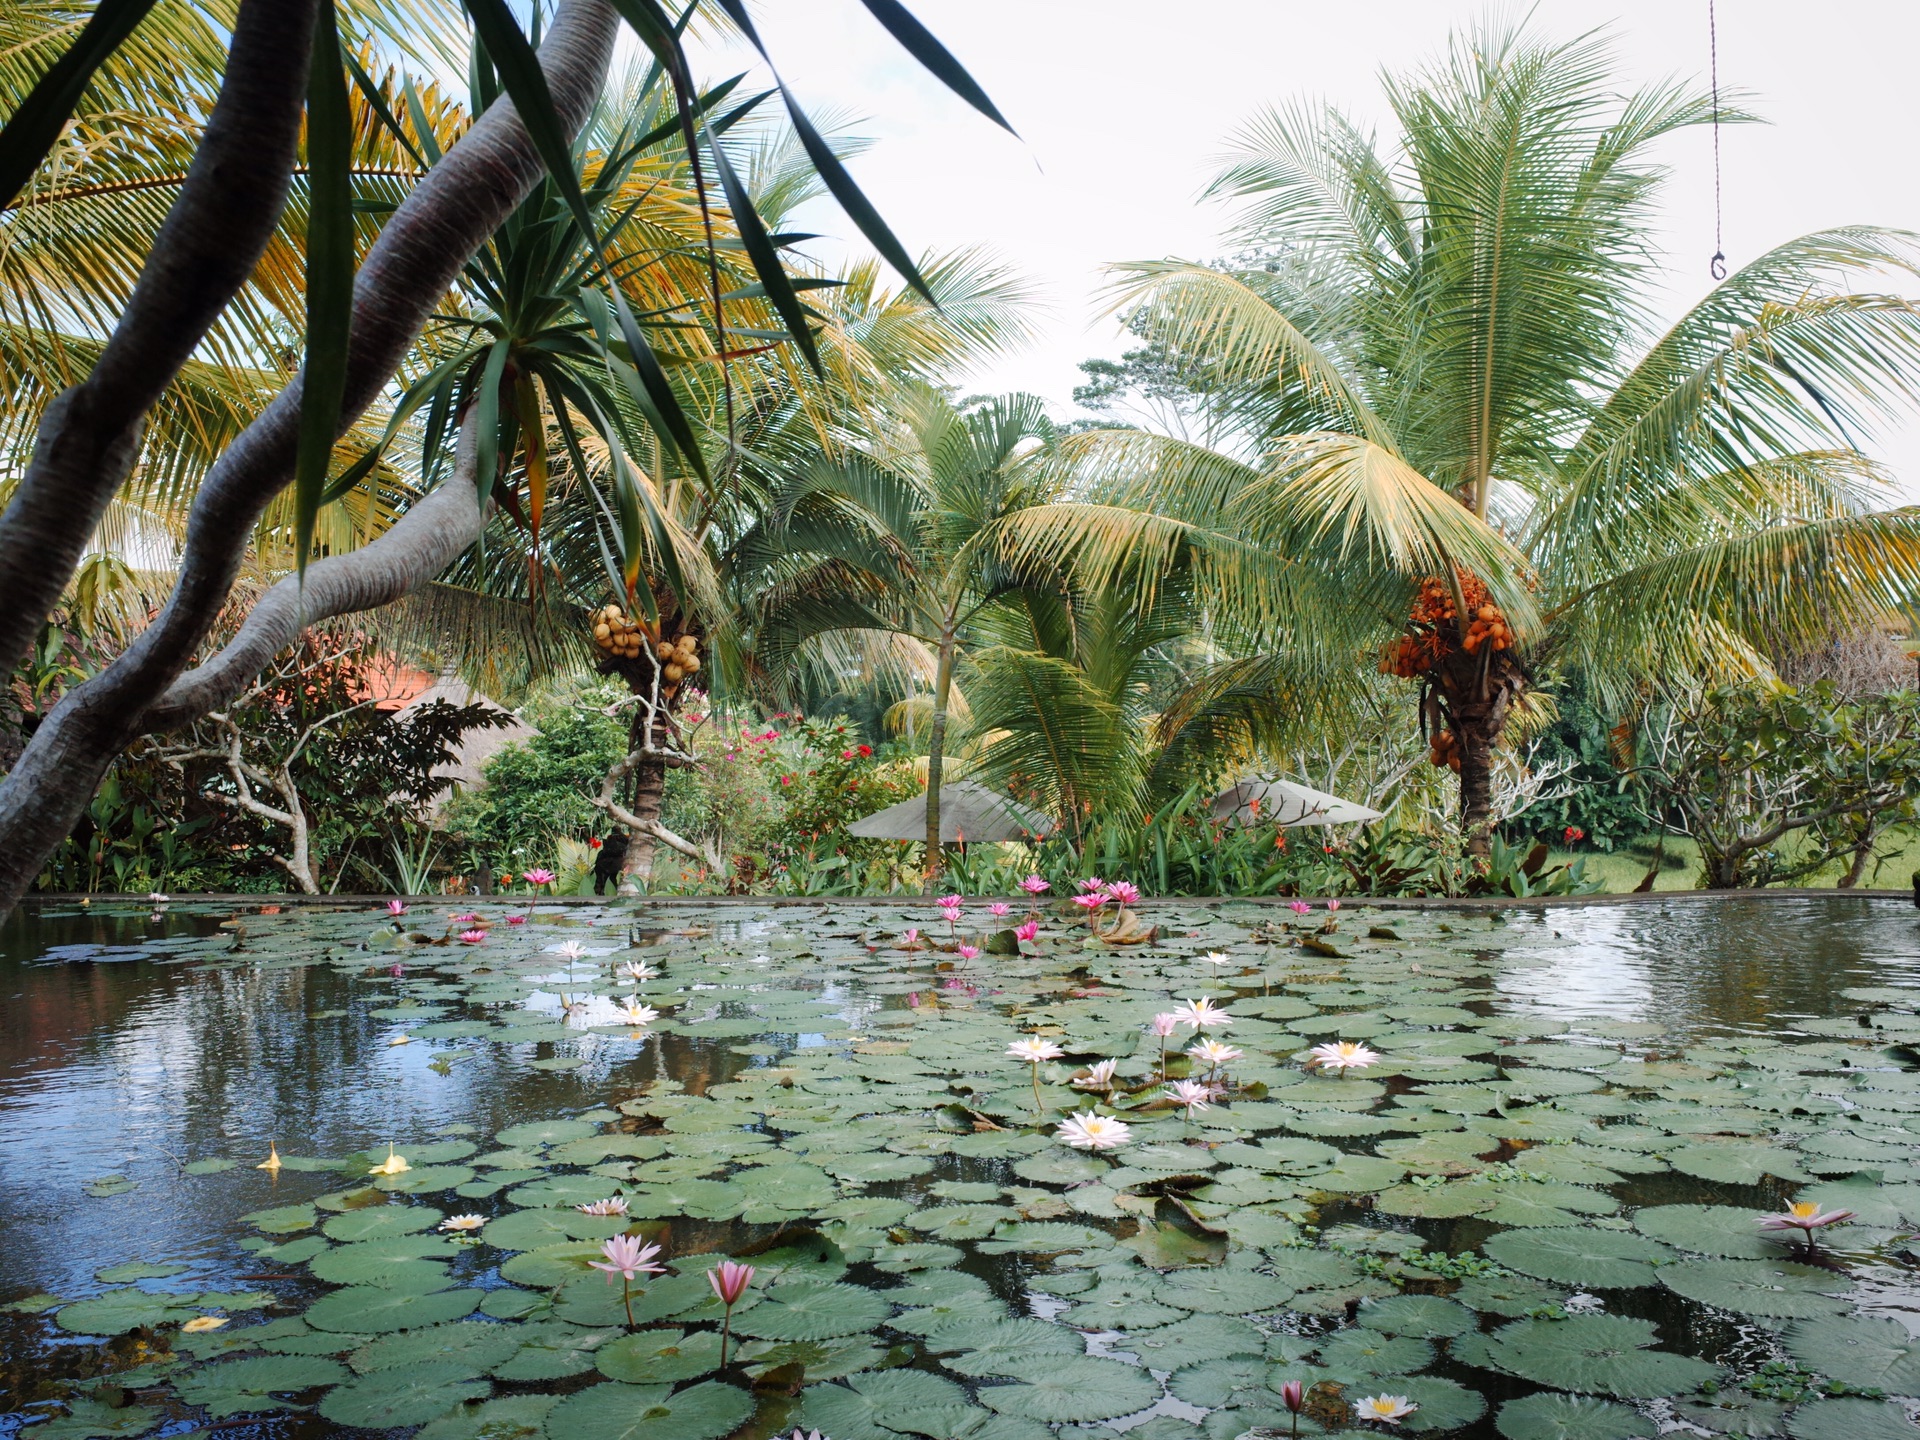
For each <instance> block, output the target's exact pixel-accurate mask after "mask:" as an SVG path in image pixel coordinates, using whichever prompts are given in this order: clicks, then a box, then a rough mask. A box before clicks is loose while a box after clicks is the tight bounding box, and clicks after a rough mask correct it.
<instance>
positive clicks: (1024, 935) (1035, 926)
mask: <svg viewBox="0 0 1920 1440" xmlns="http://www.w3.org/2000/svg"><path fill="white" fill-rule="evenodd" d="M1013 938H1014V939H1016V940H1026V941H1034V940H1037V939H1039V938H1040V922H1039V921H1038V920H1029V921H1027V922H1026V924H1024V925H1016V926H1014V927H1013Z"/></svg>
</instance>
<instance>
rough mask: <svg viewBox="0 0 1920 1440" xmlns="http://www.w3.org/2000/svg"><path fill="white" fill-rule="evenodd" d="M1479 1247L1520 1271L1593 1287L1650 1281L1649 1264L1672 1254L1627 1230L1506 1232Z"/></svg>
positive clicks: (1631, 1284)
mask: <svg viewBox="0 0 1920 1440" xmlns="http://www.w3.org/2000/svg"><path fill="white" fill-rule="evenodd" d="M1481 1248H1483V1249H1484V1250H1485V1251H1486V1253H1487V1256H1488V1258H1489V1259H1492V1260H1497V1261H1499V1263H1500V1264H1502V1265H1505V1266H1508V1267H1510V1268H1511V1269H1514V1270H1518V1271H1520V1272H1521V1273H1522V1274H1524V1275H1533V1276H1536V1277H1538V1278H1539V1279H1542V1280H1557V1281H1559V1282H1560V1283H1561V1284H1563V1285H1582V1286H1586V1287H1588V1288H1590V1289H1597V1290H1615V1289H1627V1288H1630V1287H1632V1286H1636V1285H1651V1284H1653V1283H1654V1280H1655V1275H1654V1271H1653V1262H1654V1261H1658V1260H1669V1259H1672V1258H1673V1252H1672V1251H1671V1250H1669V1249H1668V1248H1667V1247H1666V1246H1664V1245H1662V1244H1659V1243H1658V1242H1657V1241H1653V1240H1649V1239H1647V1238H1646V1237H1645V1236H1642V1235H1636V1234H1634V1233H1632V1232H1631V1231H1626V1230H1592V1229H1577V1230H1567V1229H1559V1228H1556V1229H1551V1230H1507V1231H1503V1232H1502V1233H1501V1234H1498V1235H1495V1236H1493V1237H1491V1238H1490V1239H1489V1240H1488V1241H1487V1242H1486V1244H1485V1245H1484V1246H1482V1247H1481Z"/></svg>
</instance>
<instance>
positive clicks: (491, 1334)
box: [347, 1321, 521, 1375]
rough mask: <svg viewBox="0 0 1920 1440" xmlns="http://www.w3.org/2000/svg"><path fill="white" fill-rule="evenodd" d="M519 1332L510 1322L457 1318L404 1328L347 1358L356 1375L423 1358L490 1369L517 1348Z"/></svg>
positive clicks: (363, 1347) (412, 1362)
mask: <svg viewBox="0 0 1920 1440" xmlns="http://www.w3.org/2000/svg"><path fill="white" fill-rule="evenodd" d="M520 1335H521V1332H520V1330H519V1328H518V1327H516V1326H511V1325H482V1324H478V1323H475V1322H472V1321H457V1322H455V1323H454V1324H451V1325H431V1326H428V1327H427V1328H426V1329H424V1330H403V1331H400V1332H399V1333H398V1334H394V1335H388V1336H385V1337H383V1338H381V1339H379V1340H375V1341H374V1342H373V1343H372V1344H370V1345H363V1346H361V1347H360V1348H359V1349H358V1350H356V1351H354V1352H353V1353H352V1354H351V1355H349V1356H348V1357H347V1363H348V1364H349V1365H351V1366H352V1367H353V1369H354V1372H355V1373H356V1374H360V1375H370V1374H372V1373H373V1372H374V1371H376V1370H391V1369H393V1368H395V1367H396V1366H400V1365H413V1364H416V1363H418V1362H420V1361H423V1360H454V1361H458V1362H459V1363H461V1364H463V1365H467V1366H470V1367H472V1368H473V1369H474V1370H475V1371H481V1370H486V1369H489V1368H491V1367H492V1366H494V1365H497V1364H499V1363H500V1362H501V1361H502V1360H505V1359H506V1358H507V1357H508V1356H510V1355H512V1354H513V1353H514V1351H516V1350H518V1349H519V1348H520Z"/></svg>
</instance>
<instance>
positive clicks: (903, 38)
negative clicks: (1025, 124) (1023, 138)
mask: <svg viewBox="0 0 1920 1440" xmlns="http://www.w3.org/2000/svg"><path fill="white" fill-rule="evenodd" d="M860 3H861V4H863V5H865V6H866V7H867V10H868V12H869V13H870V14H871V15H872V16H873V18H874V19H876V20H878V21H879V22H880V23H881V24H882V25H884V26H886V27H887V33H888V34H889V35H891V36H893V38H894V39H896V40H898V41H899V42H900V43H901V45H902V46H904V47H905V48H906V51H907V53H908V54H909V55H911V56H913V58H914V59H916V60H918V61H919V62H920V63H921V64H922V65H924V66H926V67H927V69H929V70H931V71H932V72H933V73H934V75H935V76H937V77H938V78H939V79H940V81H941V82H942V83H943V84H944V85H945V86H946V87H947V88H948V89H949V90H951V91H953V93H954V94H956V95H958V96H959V97H960V98H961V99H962V100H964V101H966V102H967V103H968V104H969V105H971V106H973V108H974V109H976V110H978V111H979V112H980V113H981V114H982V115H984V116H986V117H987V118H988V119H989V120H991V121H993V123H994V124H996V125H998V126H999V127H1000V128H1001V129H1003V130H1005V131H1006V132H1007V133H1008V134H1009V135H1017V134H1019V133H1020V132H1019V131H1017V130H1015V129H1014V128H1013V126H1011V125H1009V124H1008V123H1007V117H1006V116H1004V115H1002V114H1001V113H1000V108H999V107H998V106H997V105H995V104H994V103H993V101H991V100H989V99H988V98H987V92H986V91H984V90H982V89H981V88H980V85H979V82H978V81H976V80H975V79H974V78H973V76H971V75H969V74H968V73H967V70H966V67H965V66H964V65H962V64H961V63H960V62H959V61H958V60H956V59H954V58H953V52H952V51H950V50H948V49H947V47H946V46H944V45H942V44H941V43H940V42H939V41H938V40H936V39H935V38H934V36H933V32H932V31H930V30H928V29H927V27H926V26H924V25H922V24H921V23H920V22H919V21H918V20H916V19H914V17H913V15H912V13H911V12H910V11H909V10H908V9H907V7H906V6H904V5H902V4H901V3H900V0H860Z"/></svg>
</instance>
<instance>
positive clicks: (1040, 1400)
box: [980, 1355, 1160, 1424]
mask: <svg viewBox="0 0 1920 1440" xmlns="http://www.w3.org/2000/svg"><path fill="white" fill-rule="evenodd" d="M1159 1395H1160V1386H1159V1385H1158V1384H1157V1383H1156V1382H1155V1381H1154V1379H1153V1377H1152V1376H1150V1375H1148V1374H1147V1373H1146V1371H1144V1370H1141V1369H1138V1368H1137V1367H1135V1366H1132V1365H1126V1364H1122V1363H1121V1362H1120V1361H1118V1360H1101V1359H1096V1358H1095V1357H1093V1356H1090V1355H1083V1356H1078V1357H1068V1356H1062V1357H1061V1358H1060V1360H1059V1362H1058V1363H1057V1364H1054V1365H1049V1366H1048V1367H1046V1370H1045V1371H1044V1373H1040V1374H1036V1375H1034V1376H1031V1377H1029V1378H1028V1379H1026V1380H1023V1381H1021V1382H1019V1383H1016V1384H1012V1385H990V1386H983V1387H982V1388H981V1390H980V1403H981V1404H983V1405H986V1406H988V1407H989V1408H990V1409H993V1410H996V1411H998V1412H999V1413H1000V1414H1002V1415H1012V1416H1016V1417H1019V1418H1022V1419H1026V1420H1039V1421H1042V1422H1047V1423H1052V1422H1066V1423H1080V1424H1084V1423H1085V1422H1087V1421H1089V1420H1110V1419H1113V1418H1114V1417H1115V1416H1118V1415H1131V1414H1132V1413H1133V1412H1134V1411H1136V1410H1143V1409H1145V1408H1146V1407H1147V1406H1149V1405H1151V1404H1152V1403H1153V1402H1154V1401H1155V1400H1156V1399H1158V1398H1159Z"/></svg>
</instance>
